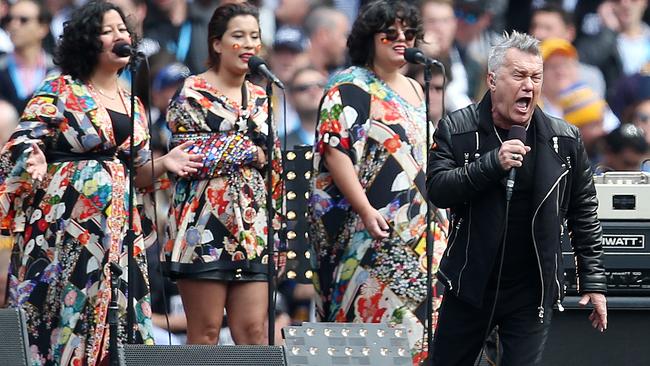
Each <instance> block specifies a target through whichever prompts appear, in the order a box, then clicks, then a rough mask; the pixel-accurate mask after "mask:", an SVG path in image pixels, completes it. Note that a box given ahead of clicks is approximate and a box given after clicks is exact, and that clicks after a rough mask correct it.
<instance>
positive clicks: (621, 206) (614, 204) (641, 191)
mask: <svg viewBox="0 0 650 366" xmlns="http://www.w3.org/2000/svg"><path fill="white" fill-rule="evenodd" d="M594 184H595V186H596V193H597V195H598V218H599V219H601V220H650V173H645V172H607V173H605V174H602V175H597V176H595V177H594Z"/></svg>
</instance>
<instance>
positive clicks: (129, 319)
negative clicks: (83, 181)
mask: <svg viewBox="0 0 650 366" xmlns="http://www.w3.org/2000/svg"><path fill="white" fill-rule="evenodd" d="M139 63H140V55H139V54H135V55H132V56H131V60H130V62H129V65H128V67H129V71H130V72H131V98H130V99H131V114H130V119H131V127H130V128H131V131H130V136H129V138H130V140H129V142H130V143H129V145H130V146H129V161H128V168H129V204H128V207H129V222H128V224H129V226H128V229H127V232H126V238H125V241H126V244H127V246H128V253H127V257H128V258H127V271H128V273H127V281H128V282H127V290H126V291H127V303H126V304H127V305H126V324H127V326H126V334H127V343H129V344H133V343H134V340H135V334H134V325H135V314H134V309H133V301H134V296H133V295H134V294H133V281H134V280H135V265H136V263H135V260H134V258H133V254H134V248H133V246H134V245H135V231H134V226H133V216H134V208H135V205H134V204H133V202H134V200H135V196H136V193H135V167H134V165H133V159H134V158H135V157H134V155H135V148H134V146H133V145H134V143H135V81H136V75H137V71H138V65H139Z"/></svg>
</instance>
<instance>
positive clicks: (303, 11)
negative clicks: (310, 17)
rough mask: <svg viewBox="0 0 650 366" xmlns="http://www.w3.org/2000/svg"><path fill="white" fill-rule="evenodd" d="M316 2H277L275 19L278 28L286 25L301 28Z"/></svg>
mask: <svg viewBox="0 0 650 366" xmlns="http://www.w3.org/2000/svg"><path fill="white" fill-rule="evenodd" d="M315 3H316V0H279V3H278V7H277V8H275V19H276V21H277V25H278V26H283V25H288V26H293V27H302V25H303V24H304V23H305V18H306V17H307V14H308V13H309V10H310V9H311V8H312V6H313V5H315Z"/></svg>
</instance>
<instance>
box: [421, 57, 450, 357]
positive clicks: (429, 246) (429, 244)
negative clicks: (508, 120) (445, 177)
mask: <svg viewBox="0 0 650 366" xmlns="http://www.w3.org/2000/svg"><path fill="white" fill-rule="evenodd" d="M433 66H438V67H440V68H441V69H442V76H443V80H444V82H443V91H442V93H443V94H442V117H444V115H445V99H444V98H445V94H444V93H445V90H444V85H445V84H446V80H445V66H444V65H443V64H442V63H440V62H433V61H432V60H430V59H427V62H426V65H425V66H424V109H425V113H426V122H427V127H426V134H427V154H426V156H425V164H426V167H427V168H428V167H429V149H430V148H431V143H432V141H431V132H432V131H431V123H432V121H429V105H430V97H429V89H430V88H431V78H432V74H431V67H433ZM426 202H427V214H426V223H427V226H426V232H425V233H426V252H427V254H426V255H427V306H426V317H427V329H426V332H427V364H429V365H432V366H433V358H432V357H433V270H432V268H431V267H432V266H433V244H434V243H433V242H434V237H433V235H434V234H435V232H434V233H431V209H432V208H433V209H437V208H435V207H432V206H433V205H432V204H431V201H430V200H429V199H427V200H426Z"/></svg>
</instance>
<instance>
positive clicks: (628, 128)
mask: <svg viewBox="0 0 650 366" xmlns="http://www.w3.org/2000/svg"><path fill="white" fill-rule="evenodd" d="M605 144H606V145H607V149H608V150H609V151H611V152H612V153H614V154H619V153H621V152H623V150H625V149H632V150H633V151H635V152H637V153H639V154H645V153H647V152H648V142H647V141H646V139H645V134H644V133H643V130H642V129H641V128H639V127H637V126H635V125H633V124H630V123H624V124H622V125H620V126H618V127H617V128H616V129H614V130H613V131H612V132H610V133H609V134H607V136H605Z"/></svg>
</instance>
